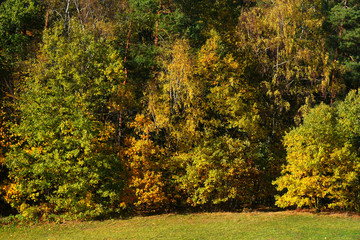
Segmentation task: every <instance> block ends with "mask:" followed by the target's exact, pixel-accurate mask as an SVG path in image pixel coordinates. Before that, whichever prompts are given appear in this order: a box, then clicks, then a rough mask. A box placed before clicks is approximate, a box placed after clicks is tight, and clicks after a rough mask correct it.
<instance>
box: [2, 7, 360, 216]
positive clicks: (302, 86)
mask: <svg viewBox="0 0 360 240" xmlns="http://www.w3.org/2000/svg"><path fill="white" fill-rule="evenodd" d="M0 83H1V84H0V102H1V105H0V106H1V108H0V214H1V213H2V214H8V213H11V212H12V213H13V212H16V213H20V214H21V215H22V216H23V217H24V218H28V219H34V218H41V219H44V220H46V219H50V218H51V217H53V216H59V215H60V216H67V217H70V218H79V219H92V218H96V217H101V216H109V215H112V214H120V215H121V214H125V213H129V212H136V213H158V212H159V213H160V212H172V211H179V210H184V209H201V210H204V211H211V210H238V209H242V208H245V207H246V208H256V207H259V206H273V207H274V206H276V207H280V208H311V209H316V210H318V211H322V210H327V209H333V210H340V211H354V212H360V92H358V88H359V87H360V3H359V2H358V1H357V0H196V1H194V0H192V1H189V0H0Z"/></svg>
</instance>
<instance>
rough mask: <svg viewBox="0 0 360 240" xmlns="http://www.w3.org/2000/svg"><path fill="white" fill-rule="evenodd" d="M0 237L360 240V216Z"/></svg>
mask: <svg viewBox="0 0 360 240" xmlns="http://www.w3.org/2000/svg"><path fill="white" fill-rule="evenodd" d="M0 239H20V240H21V239H24V240H30V239H360V217H358V216H357V217H356V216H353V217H351V216H347V215H345V214H342V215H339V214H334V215H323V214H311V213H297V212H292V211H287V212H271V213H264V212H253V213H197V214H188V215H172V214H169V215H159V216H150V217H134V218H130V219H127V220H106V221H93V222H67V223H65V224H53V223H46V224H37V225H33V226H21V225H18V226H2V227H0Z"/></svg>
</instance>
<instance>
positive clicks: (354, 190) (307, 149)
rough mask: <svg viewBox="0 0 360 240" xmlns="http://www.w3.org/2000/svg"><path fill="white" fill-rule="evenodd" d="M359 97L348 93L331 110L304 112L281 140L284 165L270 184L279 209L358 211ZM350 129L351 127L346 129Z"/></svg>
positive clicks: (320, 107) (359, 178) (318, 107)
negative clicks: (300, 119)
mask: <svg viewBox="0 0 360 240" xmlns="http://www.w3.org/2000/svg"><path fill="white" fill-rule="evenodd" d="M359 99H360V98H359V94H358V93H356V92H355V91H352V92H350V93H349V94H348V96H347V97H346V100H345V101H343V102H339V103H337V104H336V106H335V107H330V106H328V105H325V104H320V105H319V106H317V107H315V108H313V109H311V110H310V112H309V113H308V114H307V115H306V116H305V118H304V121H303V123H302V124H301V125H300V126H299V127H297V128H294V129H293V130H292V131H290V132H289V133H287V134H286V135H285V139H284V144H285V146H286V150H287V165H286V166H284V169H283V171H282V176H281V177H279V178H278V179H277V180H276V181H275V182H274V184H276V185H277V186H278V187H277V188H278V190H279V191H284V194H283V195H282V196H277V197H276V200H277V202H276V204H277V205H278V206H280V207H287V206H293V205H295V206H298V207H305V206H307V207H315V208H317V209H321V208H322V207H327V208H335V209H350V210H356V211H359V210H360V208H359V196H360V195H359V193H360V189H359V180H360V171H359V170H360V158H359V152H358V148H359V146H360V145H359V142H358V136H359V135H358V134H359V133H358V128H357V127H355V128H353V126H357V122H358V119H359V105H358V103H359V101H360V100H359ZM350 126H351V127H350Z"/></svg>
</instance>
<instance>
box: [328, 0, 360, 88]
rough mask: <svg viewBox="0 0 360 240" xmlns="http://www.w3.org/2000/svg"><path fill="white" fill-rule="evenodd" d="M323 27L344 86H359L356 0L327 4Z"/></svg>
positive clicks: (359, 39)
mask: <svg viewBox="0 0 360 240" xmlns="http://www.w3.org/2000/svg"><path fill="white" fill-rule="evenodd" d="M329 7H330V8H331V9H329V10H328V11H327V12H326V14H327V18H326V22H325V23H326V25H325V29H326V30H327V31H328V37H327V41H328V49H329V50H330V51H331V52H332V55H333V56H332V57H333V58H334V59H335V60H337V61H339V63H340V65H341V66H342V69H343V73H342V74H343V78H344V81H345V83H346V86H347V87H349V88H351V89H356V88H358V87H359V77H360V63H359V61H360V50H359V48H358V46H359V44H360V33H359V32H360V23H359V16H360V7H359V4H358V2H357V1H348V0H347V1H337V3H336V4H335V3H332V4H330V6H329Z"/></svg>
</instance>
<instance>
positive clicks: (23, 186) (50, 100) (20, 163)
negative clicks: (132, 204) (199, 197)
mask: <svg viewBox="0 0 360 240" xmlns="http://www.w3.org/2000/svg"><path fill="white" fill-rule="evenodd" d="M123 78H124V72H123V66H122V60H121V58H120V56H119V54H118V53H117V52H116V51H115V50H114V49H113V48H112V47H111V43H110V42H108V41H106V40H105V39H103V38H96V37H95V36H94V34H93V33H92V32H91V31H89V30H87V29H86V28H85V27H84V26H82V25H80V24H79V23H78V22H77V21H75V20H72V22H71V28H70V31H68V29H64V25H63V24H61V23H59V24H58V25H57V26H56V27H54V28H52V29H48V30H47V31H45V33H44V36H43V44H42V46H41V51H40V53H39V55H38V57H37V59H36V61H35V62H34V63H32V64H31V65H30V66H29V77H28V78H27V79H26V80H25V81H24V83H23V84H24V85H23V86H22V89H20V94H19V96H18V99H19V100H18V109H19V112H20V113H19V114H20V121H19V123H18V124H15V125H13V126H12V133H13V134H16V135H17V136H18V137H19V138H21V139H22V140H21V141H20V142H19V143H18V144H15V145H13V146H12V151H11V152H10V154H9V155H8V157H7V158H6V165H7V167H8V168H9V171H10V180H11V181H12V184H11V185H9V186H8V191H7V200H8V201H9V202H10V203H11V205H12V206H14V207H16V208H17V209H18V210H19V211H20V212H21V213H22V214H23V215H30V216H29V217H31V216H33V215H34V214H40V213H43V214H45V215H46V214H48V213H66V214H73V215H78V216H96V215H99V214H104V213H105V212H106V210H116V209H118V208H119V199H120V197H121V189H122V182H123V178H122V177H121V174H122V165H121V161H120V158H119V156H118V155H117V151H118V146H116V145H115V143H116V141H114V140H113V138H115V139H116V133H115V129H116V127H115V125H114V122H112V118H113V117H114V115H115V116H116V115H117V114H118V113H117V112H116V108H115V107H116V106H117V104H118V102H119V99H121V96H119V93H120V92H121V91H122V90H121V88H124V86H123V85H122V84H120V82H121V81H122V80H123ZM114 106H115V107H114ZM114 111H115V112H114Z"/></svg>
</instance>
